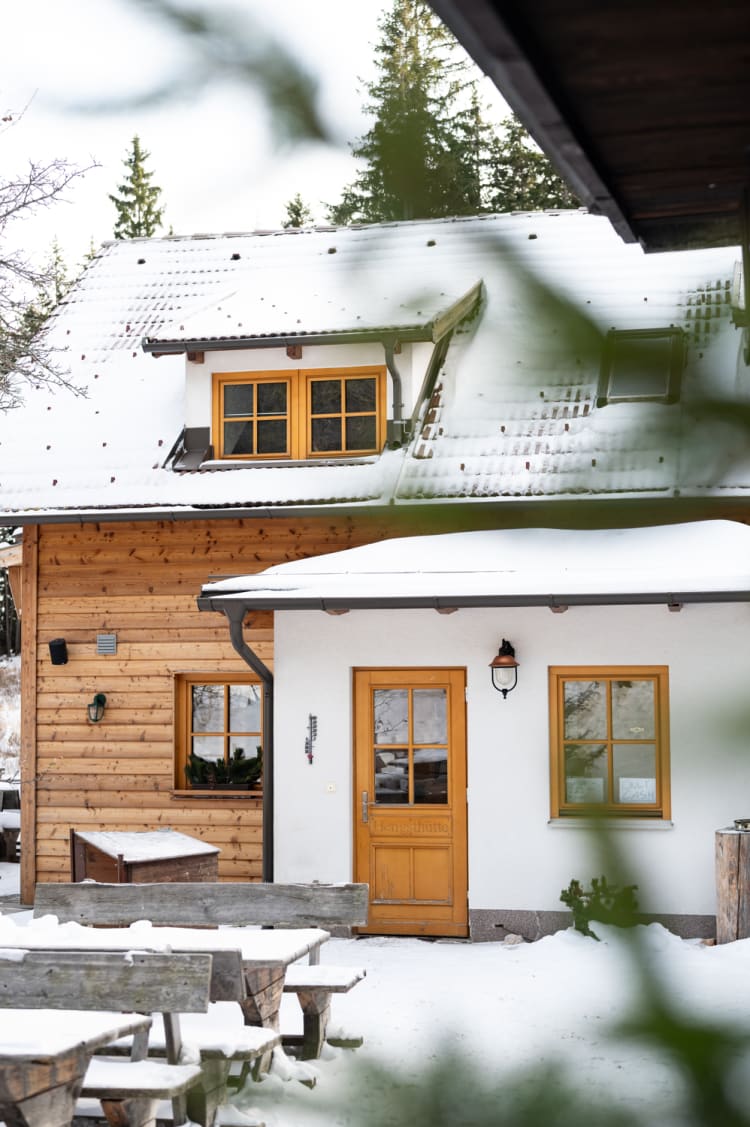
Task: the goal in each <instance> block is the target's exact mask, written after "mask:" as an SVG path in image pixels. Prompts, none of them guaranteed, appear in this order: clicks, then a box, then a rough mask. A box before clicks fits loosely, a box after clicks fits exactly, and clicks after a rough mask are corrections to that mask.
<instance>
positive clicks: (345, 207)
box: [328, 0, 486, 223]
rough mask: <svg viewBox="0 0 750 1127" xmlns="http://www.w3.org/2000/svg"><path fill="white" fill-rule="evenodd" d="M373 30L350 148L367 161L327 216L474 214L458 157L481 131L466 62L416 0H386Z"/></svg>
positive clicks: (473, 189) (471, 174)
mask: <svg viewBox="0 0 750 1127" xmlns="http://www.w3.org/2000/svg"><path fill="white" fill-rule="evenodd" d="M378 27H379V29H380V32H381V39H380V41H379V42H378V43H377V45H376V47H375V51H376V56H377V61H376V65H377V71H378V74H377V77H376V78H375V79H374V81H372V82H370V83H368V84H367V85H366V87H365V89H366V91H367V94H368V95H369V98H370V102H369V104H368V105H366V106H365V109H366V110H367V111H368V112H369V113H370V114H372V116H373V118H374V122H373V125H372V127H371V128H370V129H369V130H368V132H367V133H366V134H365V135H364V137H362V138H360V139H359V140H358V141H357V142H356V143H355V144H354V145H353V146H352V153H353V155H354V156H355V157H359V158H361V159H363V160H365V161H366V162H367V164H366V167H365V168H364V169H363V170H362V171H361V172H360V173H358V175H357V177H356V179H355V181H354V183H353V184H351V185H350V186H349V187H347V188H346V189H345V190H344V193H343V196H342V199H341V201H340V202H339V203H338V204H336V205H333V206H331V207H329V210H328V215H329V219H330V220H331V221H332V222H334V223H350V222H365V223H369V222H379V221H383V220H394V219H417V218H419V219H422V218H431V217H435V216H443V215H467V214H471V213H473V212H475V211H477V210H479V207H478V205H479V203H480V195H481V183H480V179H479V167H478V165H477V163H476V162H475V161H474V160H473V159H471V160H468V159H466V153H467V148H468V147H470V146H472V145H474V146H475V145H476V144H477V143H478V142H480V140H481V138H482V136H483V135H484V132H485V130H486V126H485V125H484V124H483V123H482V121H481V116H480V115H479V112H478V100H477V99H476V96H475V87H474V83H473V81H472V79H471V68H470V64H469V61H468V58H467V57H466V56H465V55H463V53H462V52H461V51H460V50H459V49H458V47H457V44H456V40H455V39H454V37H453V36H452V34H451V33H450V32H449V31H448V29H447V28H446V27H445V26H444V24H442V23H441V22H440V20H439V19H438V18H437V16H435V14H434V13H433V11H432V9H431V8H430V7H429V6H428V4H426V3H425V2H424V0H394V4H393V9H392V11H391V12H390V13H386V14H385V15H384V16H383V17H382V19H381V20H380V23H379V24H378ZM482 144H483V142H482Z"/></svg>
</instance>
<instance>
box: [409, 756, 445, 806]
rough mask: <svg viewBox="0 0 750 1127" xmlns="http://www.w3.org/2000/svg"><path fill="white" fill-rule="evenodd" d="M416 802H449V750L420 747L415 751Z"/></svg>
mask: <svg viewBox="0 0 750 1127" xmlns="http://www.w3.org/2000/svg"><path fill="white" fill-rule="evenodd" d="M414 801H415V802H417V803H427V802H447V801H448V749H447V748H446V747H419V748H416V749H415V751H414Z"/></svg>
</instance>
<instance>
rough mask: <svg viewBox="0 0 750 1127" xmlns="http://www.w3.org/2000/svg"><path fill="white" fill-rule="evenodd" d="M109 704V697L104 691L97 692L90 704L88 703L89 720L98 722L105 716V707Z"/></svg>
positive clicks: (93, 722) (94, 722)
mask: <svg viewBox="0 0 750 1127" xmlns="http://www.w3.org/2000/svg"><path fill="white" fill-rule="evenodd" d="M106 704H107V698H106V697H105V695H104V693H95V694H94V699H93V700H92V701H91V703H90V704H87V705H86V708H87V710H88V714H89V720H90V721H91V723H92V724H98V723H99V721H100V720H101V719H102V717H103V716H104V709H105V706H106Z"/></svg>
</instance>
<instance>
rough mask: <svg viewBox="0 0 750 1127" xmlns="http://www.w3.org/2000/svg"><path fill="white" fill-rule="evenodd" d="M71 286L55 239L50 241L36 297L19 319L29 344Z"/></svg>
mask: <svg viewBox="0 0 750 1127" xmlns="http://www.w3.org/2000/svg"><path fill="white" fill-rule="evenodd" d="M71 285H72V281H71V278H70V276H69V274H68V268H67V266H66V264H65V260H64V259H63V255H62V250H61V248H60V244H59V243H58V241H57V239H53V240H52V246H51V247H50V252H49V258H48V259H47V263H46V266H45V267H44V269H43V270H42V273H41V275H40V280H39V286H38V289H37V293H36V296H35V297H34V298H33V300H32V301H30V302H29V304H28V305H27V306H26V308H25V309H24V311H23V316H22V318H21V326H22V332H23V333H24V335H25V336H26V338H27V340H28V342H29V343H31V341H32V340H33V338H34V337H35V336H36V335H37V333H38V332H39V331H40V329H41V328H42V326H43V325H44V324H45V322H46V321H47V319H48V317H49V315H50V313H52V311H53V309H54V308H55V306H56V305H59V303H60V302H61V301H62V299H63V298H64V297H65V295H66V293H67V292H68V290H69V289H70V287H71Z"/></svg>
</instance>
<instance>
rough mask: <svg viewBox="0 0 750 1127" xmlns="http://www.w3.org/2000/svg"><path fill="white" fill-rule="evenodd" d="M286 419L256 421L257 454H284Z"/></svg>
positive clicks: (285, 448) (285, 447)
mask: <svg viewBox="0 0 750 1127" xmlns="http://www.w3.org/2000/svg"><path fill="white" fill-rule="evenodd" d="M286 450H287V444H286V419H259V420H258V453H259V454H285V453H286Z"/></svg>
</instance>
